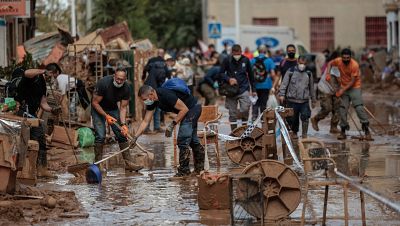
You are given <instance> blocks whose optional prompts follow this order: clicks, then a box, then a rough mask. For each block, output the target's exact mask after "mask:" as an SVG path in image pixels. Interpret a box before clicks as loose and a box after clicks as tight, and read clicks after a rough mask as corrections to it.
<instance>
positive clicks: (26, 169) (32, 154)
mask: <svg viewBox="0 0 400 226" xmlns="http://www.w3.org/2000/svg"><path fill="white" fill-rule="evenodd" d="M38 151H39V143H38V142H37V141H34V140H29V141H28V151H27V153H26V159H25V162H24V165H23V167H22V170H21V171H18V173H17V179H18V181H20V182H21V183H22V184H27V185H35V184H36V180H37V174H36V171H37V164H36V162H37V156H38V153H39V152H38Z"/></svg>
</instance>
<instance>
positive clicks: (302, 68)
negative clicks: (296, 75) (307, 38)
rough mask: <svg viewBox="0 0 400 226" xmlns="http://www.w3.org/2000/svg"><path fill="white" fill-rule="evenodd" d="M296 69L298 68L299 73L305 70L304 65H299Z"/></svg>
mask: <svg viewBox="0 0 400 226" xmlns="http://www.w3.org/2000/svg"><path fill="white" fill-rule="evenodd" d="M297 67H298V68H299V71H304V70H305V69H306V65H305V64H299V65H298V66H297Z"/></svg>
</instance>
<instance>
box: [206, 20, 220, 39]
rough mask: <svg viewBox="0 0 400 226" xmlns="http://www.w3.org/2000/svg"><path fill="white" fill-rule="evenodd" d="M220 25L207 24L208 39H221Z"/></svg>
mask: <svg viewBox="0 0 400 226" xmlns="http://www.w3.org/2000/svg"><path fill="white" fill-rule="evenodd" d="M221 30H222V25H221V23H209V24H208V38H214V39H217V38H221Z"/></svg>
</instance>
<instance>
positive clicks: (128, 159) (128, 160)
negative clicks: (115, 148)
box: [119, 142, 143, 171]
mask: <svg viewBox="0 0 400 226" xmlns="http://www.w3.org/2000/svg"><path fill="white" fill-rule="evenodd" d="M128 147H129V142H125V143H120V144H119V149H120V150H123V149H125V148H128ZM129 151H130V150H126V151H124V152H122V157H123V158H124V162H125V170H128V171H139V170H141V169H143V166H139V165H137V164H135V163H133V158H132V156H131V153H130V152H129Z"/></svg>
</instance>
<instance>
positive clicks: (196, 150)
mask: <svg viewBox="0 0 400 226" xmlns="http://www.w3.org/2000/svg"><path fill="white" fill-rule="evenodd" d="M192 151H193V162H194V171H193V173H192V175H200V172H201V171H203V170H204V156H205V152H204V147H203V145H201V144H198V145H196V146H194V147H193V148H192Z"/></svg>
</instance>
